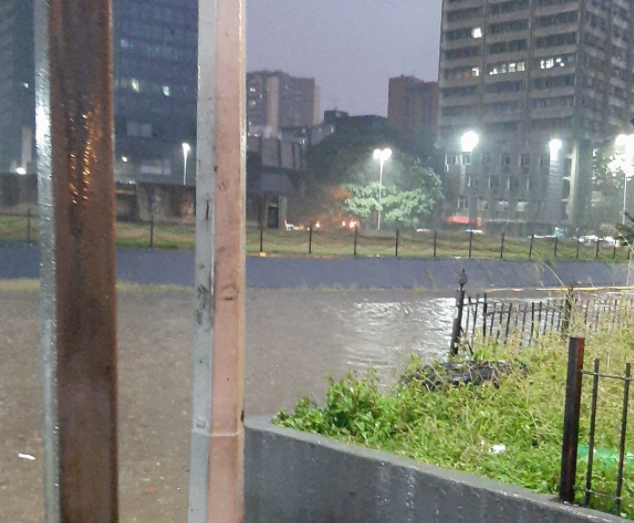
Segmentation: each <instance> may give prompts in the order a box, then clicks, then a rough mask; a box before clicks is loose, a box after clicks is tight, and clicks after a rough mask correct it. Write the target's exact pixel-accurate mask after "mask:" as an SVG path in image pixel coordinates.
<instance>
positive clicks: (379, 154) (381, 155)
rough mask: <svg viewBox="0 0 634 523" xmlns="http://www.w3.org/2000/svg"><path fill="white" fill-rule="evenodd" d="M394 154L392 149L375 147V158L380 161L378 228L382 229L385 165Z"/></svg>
mask: <svg viewBox="0 0 634 523" xmlns="http://www.w3.org/2000/svg"><path fill="white" fill-rule="evenodd" d="M391 156H392V149H389V148H386V149H375V150H374V159H375V160H378V161H379V198H378V200H379V210H378V213H377V220H376V230H377V231H380V230H381V193H382V192H383V166H384V165H385V161H386V160H389V159H390V157H391Z"/></svg>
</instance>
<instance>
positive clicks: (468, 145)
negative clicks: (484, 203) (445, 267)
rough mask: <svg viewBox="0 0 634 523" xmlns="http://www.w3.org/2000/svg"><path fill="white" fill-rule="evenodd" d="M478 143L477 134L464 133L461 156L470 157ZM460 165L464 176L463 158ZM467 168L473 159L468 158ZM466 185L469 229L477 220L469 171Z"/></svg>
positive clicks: (465, 166)
mask: <svg viewBox="0 0 634 523" xmlns="http://www.w3.org/2000/svg"><path fill="white" fill-rule="evenodd" d="M479 142H480V136H479V135H478V133H476V132H475V131H467V132H466V133H464V134H463V135H462V137H461V138H460V148H461V150H462V153H463V155H464V154H469V155H470V156H471V153H473V150H474V149H475V148H476V147H477V146H478V143H479ZM461 160H462V161H461V163H462V164H463V166H464V169H465V174H467V172H466V171H467V165H466V164H465V162H464V158H461ZM469 164H470V165H469V167H471V164H473V158H470V162H469ZM467 184H468V187H469V193H468V195H467V196H468V202H469V204H468V205H469V228H470V229H471V228H473V225H472V222H475V221H476V220H477V212H476V209H475V205H474V201H473V199H474V198H473V184H472V183H471V169H469V173H468V176H467Z"/></svg>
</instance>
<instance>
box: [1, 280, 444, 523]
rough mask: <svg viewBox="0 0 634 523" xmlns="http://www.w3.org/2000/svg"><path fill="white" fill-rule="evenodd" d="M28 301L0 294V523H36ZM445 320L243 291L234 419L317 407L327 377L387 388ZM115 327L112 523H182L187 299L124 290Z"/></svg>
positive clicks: (327, 299) (402, 300) (381, 299)
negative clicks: (299, 404)
mask: <svg viewBox="0 0 634 523" xmlns="http://www.w3.org/2000/svg"><path fill="white" fill-rule="evenodd" d="M18 285H19V284H18ZM38 299H39V295H38V292H37V290H35V289H33V288H30V289H28V288H25V289H20V288H14V289H11V288H8V289H5V290H2V291H0V373H1V376H0V521H16V522H18V521H19V522H22V523H36V522H37V523H39V522H41V521H42V520H43V506H42V490H41V488H42V487H41V476H42V469H41V466H42V448H41V442H42V440H41V420H42V400H41V397H42V390H41V385H40V355H39V318H38V307H39V301H38ZM453 314H454V299H453V297H442V296H437V295H436V296H433V295H430V294H427V293H423V292H415V291H406V290H386V291H313V290H265V289H258V290H254V289H250V290H249V292H248V297H247V337H246V341H247V353H246V389H245V396H246V398H245V399H246V414H247V416H255V415H263V414H273V413H275V412H276V411H277V410H279V409H280V408H286V409H291V408H292V407H293V406H294V405H295V403H296V401H297V399H298V398H299V397H300V396H303V395H307V396H309V397H311V398H313V399H315V400H317V401H318V400H320V399H322V398H323V397H324V392H325V390H326V385H327V381H326V376H327V375H328V374H332V375H333V376H334V377H335V378H338V377H341V376H343V375H344V374H345V373H346V372H347V371H350V370H352V371H359V372H363V371H364V370H365V369H367V368H368V367H370V366H373V367H375V368H376V369H377V371H378V372H379V375H380V376H381V379H382V381H383V382H385V383H390V382H392V381H393V380H394V377H395V375H396V373H397V372H399V371H402V370H403V368H404V367H405V366H406V365H407V363H408V361H409V355H410V354H411V353H416V354H419V355H421V356H422V357H423V358H425V359H428V360H429V359H433V358H435V357H439V356H440V357H443V356H444V355H445V354H447V352H448V346H449V333H450V330H451V323H452V320H453ZM118 318H119V325H118V337H119V340H118V344H119V430H120V485H121V487H120V490H121V521H122V522H137V521H153V522H155V523H168V522H169V523H179V522H180V523H184V522H185V521H186V519H187V517H186V514H187V513H186V503H187V501H186V500H187V496H186V490H187V466H188V452H189V430H190V415H189V412H190V403H191V398H190V390H189V383H190V374H191V346H192V330H193V329H192V322H193V320H192V318H193V299H192V292H191V291H190V290H188V289H185V290H160V289H159V290H157V289H155V288H153V287H137V286H126V287H124V289H123V290H122V291H121V292H120V293H119V301H118ZM219 328H221V326H220V327H219ZM395 371H396V372H395ZM20 454H22V455H29V456H32V457H34V458H35V459H34V460H30V459H25V458H23V457H21V456H20Z"/></svg>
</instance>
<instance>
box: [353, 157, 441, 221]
mask: <svg viewBox="0 0 634 523" xmlns="http://www.w3.org/2000/svg"><path fill="white" fill-rule="evenodd" d="M400 156H401V158H400V160H395V162H398V165H396V166H395V167H394V169H393V171H394V172H393V173H392V176H391V177H389V178H388V179H387V180H386V179H385V178H384V184H383V188H382V191H381V199H380V201H379V198H378V196H379V189H380V186H379V182H378V181H372V182H368V181H367V179H365V178H366V176H365V175H367V173H366V172H364V171H363V172H358V173H357V179H358V181H359V182H361V183H350V184H346V185H344V189H346V190H347V191H349V193H350V196H347V197H345V198H342V200H341V209H342V211H343V212H344V213H347V214H349V215H352V216H355V217H357V218H360V219H362V220H366V221H367V220H369V219H371V218H372V217H373V216H374V215H375V214H376V213H377V212H378V211H379V210H381V212H382V214H383V221H384V223H385V225H387V226H393V227H409V228H414V227H420V226H421V225H422V224H424V223H426V222H427V221H428V220H429V218H430V216H431V215H432V213H433V211H434V210H435V209H436V206H437V205H438V203H439V202H440V201H441V200H442V190H441V183H440V179H439V178H438V176H436V174H435V173H434V172H433V171H432V170H431V169H429V168H428V167H423V166H422V165H421V164H420V161H419V160H418V159H417V158H412V157H410V156H409V155H402V154H401V155H400Z"/></svg>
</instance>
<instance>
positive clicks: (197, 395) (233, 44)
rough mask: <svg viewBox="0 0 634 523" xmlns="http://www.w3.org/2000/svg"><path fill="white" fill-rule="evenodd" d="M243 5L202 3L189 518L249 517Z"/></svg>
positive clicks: (198, 522)
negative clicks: (246, 483)
mask: <svg viewBox="0 0 634 523" xmlns="http://www.w3.org/2000/svg"><path fill="white" fill-rule="evenodd" d="M245 11H246V10H245V2H244V0H201V1H200V2H199V32H198V34H199V53H198V64H199V88H198V132H197V141H198V142H197V161H198V169H197V174H196V177H197V179H196V182H197V194H196V209H197V211H196V272H195V289H196V321H195V324H194V350H193V384H192V398H193V404H192V410H193V412H192V434H191V449H190V465H189V467H190V476H189V513H188V521H189V523H206V522H207V521H213V522H214V523H235V522H238V521H242V519H243V498H242V496H243V441H244V427H243V422H242V419H243V414H244V407H243V401H244V397H243V388H244V299H245V243H246V242H245V178H246V177H245V172H246V168H245V157H246V150H245V144H246V132H245V122H246V115H245V99H246V96H245V93H244V90H245V85H246V78H245V42H244V39H245V14H246V12H245ZM219 326H221V327H222V328H218V327H219Z"/></svg>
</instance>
